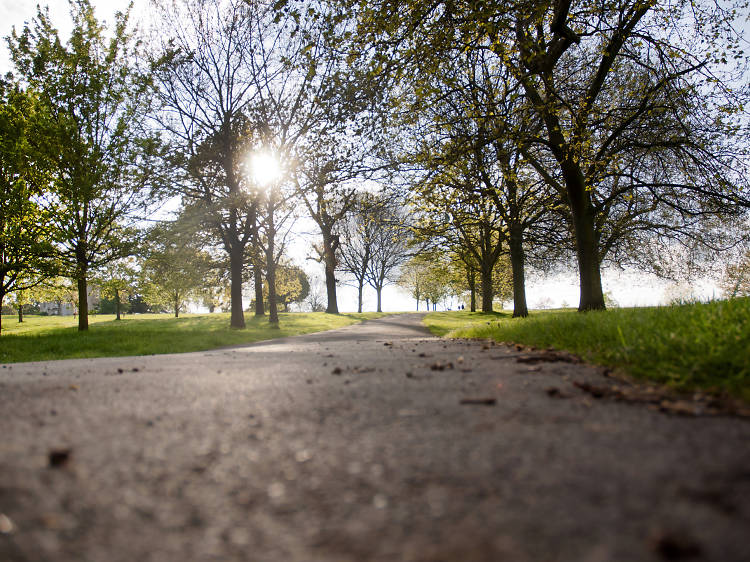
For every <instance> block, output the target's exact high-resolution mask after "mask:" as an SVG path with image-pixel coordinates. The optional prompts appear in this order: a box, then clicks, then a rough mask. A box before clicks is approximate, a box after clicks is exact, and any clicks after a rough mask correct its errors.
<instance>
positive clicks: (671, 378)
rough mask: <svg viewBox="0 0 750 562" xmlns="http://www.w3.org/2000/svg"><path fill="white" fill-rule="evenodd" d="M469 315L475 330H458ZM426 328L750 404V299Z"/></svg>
mask: <svg viewBox="0 0 750 562" xmlns="http://www.w3.org/2000/svg"><path fill="white" fill-rule="evenodd" d="M463 317H466V320H467V321H469V322H470V324H469V325H468V326H464V327H457V324H460V323H462V322H464V320H463ZM464 323H465V322H464ZM425 324H427V326H428V327H429V328H430V330H431V331H432V332H433V333H434V334H436V335H444V334H446V333H447V334H448V335H449V337H468V338H491V339H494V340H496V341H504V342H516V343H522V344H526V345H533V346H537V347H550V346H551V347H555V348H557V349H565V350H568V351H571V352H573V353H576V354H577V355H579V356H581V357H583V358H584V359H586V360H588V361H591V362H594V363H598V364H601V365H606V366H609V367H614V368H618V369H621V370H622V371H624V372H625V373H627V374H629V375H631V376H633V377H635V378H640V379H647V380H650V381H655V382H658V383H661V384H664V385H667V386H670V387H672V388H674V389H677V390H682V391H688V390H696V389H702V390H708V391H710V392H715V393H719V394H728V395H730V396H734V397H739V398H742V399H744V400H747V401H750V299H733V300H729V301H715V302H711V303H707V304H688V305H681V306H671V307H658V308H622V309H613V310H607V311H603V312H588V313H584V314H581V313H578V312H576V311H572V310H565V311H548V312H542V313H537V314H532V315H531V316H529V318H524V319H512V318H510V317H509V315H494V316H490V315H481V314H475V315H473V316H469V315H468V314H466V313H461V312H452V313H451V312H446V313H434V314H430V315H428V316H427V317H426V318H425Z"/></svg>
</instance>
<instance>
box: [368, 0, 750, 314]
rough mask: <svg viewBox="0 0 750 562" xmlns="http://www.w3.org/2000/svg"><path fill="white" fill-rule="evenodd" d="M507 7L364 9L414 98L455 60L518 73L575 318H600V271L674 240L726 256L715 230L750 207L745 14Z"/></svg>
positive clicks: (532, 156) (633, 6) (379, 49)
mask: <svg viewBox="0 0 750 562" xmlns="http://www.w3.org/2000/svg"><path fill="white" fill-rule="evenodd" d="M504 8H505V9H503V10H498V9H497V7H496V6H495V5H492V4H485V3H475V2H450V3H445V2H437V3H434V2H418V1H415V2H410V3H409V9H408V10H393V9H392V6H391V5H390V4H389V3H387V2H367V3H365V2H361V3H359V21H360V31H361V32H362V36H363V37H365V36H366V37H367V38H368V41H369V42H368V43H365V44H364V49H363V51H364V52H366V55H365V56H368V57H370V59H371V60H373V71H374V72H382V71H383V69H385V70H395V72H396V73H398V74H400V75H401V76H408V77H409V80H410V81H412V82H415V83H416V86H415V88H414V95H415V96H416V97H417V98H421V97H422V93H421V92H420V89H421V88H423V87H424V85H425V84H426V83H427V82H428V81H429V80H430V79H431V77H432V75H433V74H434V73H435V71H436V69H438V68H439V67H440V65H443V64H446V61H452V57H456V56H457V55H458V53H462V52H467V51H477V52H486V53H492V54H493V55H494V58H493V64H495V65H497V66H503V67H505V68H507V69H508V71H509V75H510V76H512V77H513V78H514V80H515V81H516V83H517V91H518V92H519V94H521V95H523V97H524V98H525V100H526V101H527V106H528V107H529V108H530V109H531V113H530V115H531V117H532V122H534V123H538V124H539V125H540V127H539V128H538V129H536V128H535V127H532V128H531V129H530V130H528V132H527V134H526V135H525V138H522V139H519V140H520V143H519V148H520V149H522V151H523V154H524V157H525V158H526V159H527V161H529V162H530V163H531V164H533V165H534V167H535V169H536V170H537V172H538V173H539V174H540V175H541V176H542V177H543V178H544V179H545V181H547V182H548V184H549V185H550V186H552V187H553V188H554V189H555V190H556V191H557V192H558V194H559V196H560V199H561V200H562V201H563V202H564V205H565V213H564V216H565V217H566V218H567V220H568V225H567V227H566V228H567V229H568V230H570V231H571V232H572V234H573V236H574V239H575V248H576V257H577V261H578V270H579V278H580V289H581V299H580V303H579V310H589V309H596V308H603V307H604V296H603V291H602V287H601V275H600V266H601V264H602V262H603V260H604V259H605V258H606V257H607V256H608V255H609V256H617V255H618V253H619V254H620V256H621V255H622V254H623V253H625V254H628V253H629V254H630V256H634V255H635V256H636V257H637V256H639V255H640V256H643V257H644V258H648V256H649V253H647V252H643V251H642V248H644V247H646V248H647V249H648V247H649V246H652V245H653V244H654V243H666V244H669V243H670V242H672V241H675V242H678V243H683V242H687V244H693V243H694V242H698V243H699V245H702V246H703V247H707V248H713V249H718V248H720V247H721V245H720V244H717V243H716V242H717V241H718V242H721V241H722V238H723V237H722V234H723V233H722V232H721V229H714V228H712V225H711V221H710V220H709V221H706V220H705V219H706V218H709V219H711V218H716V217H724V218H726V217H732V216H736V215H738V214H740V213H742V212H743V207H746V206H747V205H748V189H747V181H746V178H744V177H743V174H742V172H741V170H743V169H744V168H745V164H744V163H743V154H744V153H746V148H747V145H746V142H745V139H744V138H743V128H742V125H741V120H737V119H733V118H732V116H733V115H736V114H737V113H738V112H740V111H742V103H743V101H744V98H745V97H746V94H747V89H746V88H742V87H740V88H739V90H737V89H733V88H732V86H731V80H732V76H728V73H729V72H730V71H731V70H732V69H733V68H734V69H736V68H739V69H740V70H741V69H742V65H741V64H740V65H738V66H735V67H732V65H731V64H728V63H730V62H731V59H732V57H736V58H739V59H742V58H743V55H742V53H741V51H740V48H741V38H740V36H739V35H738V34H737V33H736V32H735V31H734V30H733V28H732V22H733V21H734V20H735V19H736V18H737V15H738V13H739V12H737V11H734V10H732V9H731V8H730V9H725V8H724V7H723V6H720V5H718V4H714V3H703V4H698V3H695V2H689V1H687V0H685V1H678V2H674V3H668V4H663V3H656V2H646V3H644V2H638V1H635V0H632V1H630V0H629V1H625V2H619V3H612V2H606V1H601V2H598V1H597V2H593V3H591V2H583V1H580V2H579V1H572V0H564V1H561V2H537V3H529V2H526V1H525V0H519V1H517V2H510V3H506V4H505V5H504ZM685 29H690V30H691V32H690V33H685ZM373 53H374V54H373ZM384 60H393V61H396V62H394V63H393V64H391V65H389V66H385V65H382V64H381V61H384ZM720 65H726V68H727V69H728V70H727V72H724V70H723V69H722V67H721V66H720ZM734 78H735V83H736V78H737V75H735V76H734ZM706 84H711V85H712V88H710V89H709V88H706ZM467 102H468V100H467ZM495 117H496V118H497V119H503V118H505V117H506V116H505V115H503V114H498V115H496V116H495ZM713 222H714V223H715V221H713ZM650 254H651V255H653V252H651V253H650ZM640 261H641V263H643V262H644V261H645V259H642V260H640Z"/></svg>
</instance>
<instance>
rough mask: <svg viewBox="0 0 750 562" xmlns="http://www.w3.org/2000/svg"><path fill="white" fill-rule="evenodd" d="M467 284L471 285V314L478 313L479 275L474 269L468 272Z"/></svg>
mask: <svg viewBox="0 0 750 562" xmlns="http://www.w3.org/2000/svg"><path fill="white" fill-rule="evenodd" d="M466 282H467V283H468V284H469V292H470V293H471V297H470V302H469V310H470V311H471V312H476V311H477V274H476V271H474V270H473V269H472V270H470V271H467V272H466Z"/></svg>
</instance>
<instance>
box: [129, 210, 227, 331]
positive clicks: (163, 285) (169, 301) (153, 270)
mask: <svg viewBox="0 0 750 562" xmlns="http://www.w3.org/2000/svg"><path fill="white" fill-rule="evenodd" d="M144 254H145V259H144V260H143V262H142V263H141V272H140V283H139V291H140V292H141V294H142V295H143V298H144V299H145V300H146V302H148V303H149V304H150V305H151V306H152V307H156V308H159V307H163V308H165V309H167V310H172V311H173V312H174V314H175V316H178V315H179V313H180V311H181V310H184V308H185V305H186V304H187V301H188V300H190V299H192V298H198V297H199V295H200V290H201V289H202V288H204V285H205V284H204V279H205V278H206V277H208V276H209V273H210V272H211V270H212V269H214V267H215V264H214V261H213V260H212V258H211V256H210V255H209V254H208V253H207V252H205V251H203V250H202V249H201V244H200V240H198V239H196V238H195V237H194V235H193V234H192V233H190V232H185V231H182V230H181V229H180V225H179V224H172V225H170V224H163V225H157V226H155V227H154V228H153V229H152V230H151V231H150V233H149V236H148V240H147V242H146V244H145V248H144Z"/></svg>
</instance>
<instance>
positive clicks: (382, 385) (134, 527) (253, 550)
mask: <svg viewBox="0 0 750 562" xmlns="http://www.w3.org/2000/svg"><path fill="white" fill-rule="evenodd" d="M419 321H420V316H418V315H408V316H397V317H390V318H386V319H381V320H377V321H370V322H367V323H365V324H361V325H357V326H353V327H348V328H344V329H340V330H336V331H333V332H327V333H323V334H317V335H308V336H301V337H295V338H288V339H284V340H275V341H272V342H266V343H261V344H256V345H250V346H247V347H242V348H234V349H226V350H219V351H213V352H205V353H191V354H183V355H168V356H151V357H136V358H110V359H96V360H69V361H57V362H47V363H26V364H15V365H7V366H5V365H4V366H2V368H0V513H1V514H3V515H0V560H3V561H9V562H10V561H26V560H30V561H37V560H39V561H41V560H45V561H46V560H49V561H60V562H67V561H76V562H78V561H96V562H99V561H101V562H105V561H106V562H109V561H111V562H118V561H122V562H126V561H127V562H134V561H181V560H189V561H204V560H252V561H334V562H335V561H360V560H393V561H398V560H415V561H416V560H419V561H460V562H468V561H475V560H476V561H484V560H487V561H501V560H507V561H513V562H524V561H571V562H573V561H575V562H596V561H601V562H605V561H606V562H610V561H620V560H633V561H636V560H637V561H647V562H648V561H660V560H712V561H717V562H733V561H737V562H739V561H747V560H750V533H748V531H750V501H749V500H750V422H748V421H746V420H741V419H736V418H728V417H725V418H692V417H681V416H675V415H671V414H665V413H661V412H657V411H652V410H650V409H648V408H647V407H646V406H645V405H642V404H625V403H621V402H615V401H613V400H610V399H606V398H602V399H599V400H597V399H595V398H593V397H592V396H591V395H590V394H586V393H584V392H582V391H581V390H580V389H579V388H577V387H575V386H573V384H572V383H573V382H574V381H578V382H586V381H588V382H589V383H593V384H602V382H606V381H607V379H606V378H604V377H603V375H602V374H601V373H600V371H598V370H595V369H593V368H589V367H583V366H580V365H574V364H570V363H566V362H543V363H539V364H537V365H534V364H529V363H519V362H517V358H518V356H519V355H522V352H519V351H517V350H516V349H514V348H508V347H505V346H494V345H488V344H485V343H483V342H464V341H458V342H450V341H443V340H440V339H436V338H432V337H430V336H429V335H428V334H427V333H426V332H425V330H424V329H423V328H422V327H421V324H420V323H419ZM555 389H557V390H555ZM466 399H469V400H470V401H472V400H473V401H476V402H478V403H461V402H462V400H463V401H465V400H466ZM493 399H494V401H495V402H494V404H492V400H493Z"/></svg>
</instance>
